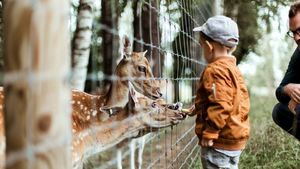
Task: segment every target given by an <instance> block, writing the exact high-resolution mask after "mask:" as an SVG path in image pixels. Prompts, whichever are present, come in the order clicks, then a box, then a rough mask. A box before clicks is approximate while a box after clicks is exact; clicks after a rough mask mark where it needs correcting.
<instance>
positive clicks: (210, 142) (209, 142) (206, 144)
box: [201, 138, 214, 147]
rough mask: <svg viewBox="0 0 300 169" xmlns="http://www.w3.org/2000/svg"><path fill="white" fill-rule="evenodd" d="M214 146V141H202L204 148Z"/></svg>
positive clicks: (203, 139)
mask: <svg viewBox="0 0 300 169" xmlns="http://www.w3.org/2000/svg"><path fill="white" fill-rule="evenodd" d="M213 145H214V141H213V140H209V139H205V138H202V140H201V146H203V147H211V146H213Z"/></svg>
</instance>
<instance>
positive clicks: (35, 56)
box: [4, 0, 71, 169]
mask: <svg viewBox="0 0 300 169" xmlns="http://www.w3.org/2000/svg"><path fill="white" fill-rule="evenodd" d="M68 7H69V1H67V0H63V1H58V0H47V1H45V0H36V1H32V0H10V1H6V2H5V10H4V21H5V25H4V30H5V32H4V36H5V38H4V39H5V41H4V44H5V52H4V62H5V64H4V65H5V67H4V70H5V78H4V90H5V110H4V111H5V132H6V145H7V147H6V168H7V169H68V168H71V118H70V117H71V115H70V95H71V94H70V91H69V88H68V85H67V83H66V81H67V80H66V79H67V78H66V77H67V74H68V73H69V71H70V57H69V56H70V44H69V31H68V19H69V9H68Z"/></svg>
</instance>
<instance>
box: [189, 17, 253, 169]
mask: <svg viewBox="0 0 300 169" xmlns="http://www.w3.org/2000/svg"><path fill="white" fill-rule="evenodd" d="M194 31H198V32H200V44H201V46H202V49H203V54H204V57H205V60H206V61H207V63H208V64H207V66H206V68H205V70H204V71H203V73H202V76H201V79H200V82H199V85H198V89H197V93H196V99H195V105H194V107H193V108H191V109H193V110H192V113H191V114H189V115H190V116H192V115H197V118H196V127H195V132H196V134H197V136H198V138H199V144H200V145H201V161H202V166H203V168H205V169H208V168H209V169H210V168H238V161H239V157H240V154H241V153H242V150H243V149H244V148H245V145H246V142H247V140H248V138H249V132H250V124H249V118H248V112H249V107H250V103H249V95H248V91H247V88H246V85H245V83H244V80H243V77H242V75H241V73H240V71H239V69H238V67H237V66H236V59H235V57H234V56H232V55H231V53H232V52H233V51H234V50H235V48H236V45H237V44H238V41H239V35H238V27H237V24H236V23H235V22H234V21H233V20H232V19H230V18H228V17H225V16H215V17H211V18H209V19H208V20H207V22H206V23H205V24H204V25H202V26H201V27H197V28H194Z"/></svg>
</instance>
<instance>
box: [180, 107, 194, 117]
mask: <svg viewBox="0 0 300 169" xmlns="http://www.w3.org/2000/svg"><path fill="white" fill-rule="evenodd" d="M194 109H195V105H193V106H191V107H190V108H187V109H181V111H182V112H183V113H185V114H186V115H188V116H194V115H195V113H194Z"/></svg>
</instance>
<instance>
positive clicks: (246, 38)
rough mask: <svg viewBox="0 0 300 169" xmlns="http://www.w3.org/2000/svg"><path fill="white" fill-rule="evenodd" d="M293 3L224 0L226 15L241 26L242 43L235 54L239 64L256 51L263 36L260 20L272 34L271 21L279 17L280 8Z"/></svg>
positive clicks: (284, 0) (287, 0) (285, 0)
mask: <svg viewBox="0 0 300 169" xmlns="http://www.w3.org/2000/svg"><path fill="white" fill-rule="evenodd" d="M291 2H293V0H277V1H274V0H272V1H266V0H265V1H261V0H253V1H247V0H224V15H226V16H229V17H231V18H234V19H235V20H236V21H237V24H238V25H239V30H240V43H239V45H238V48H237V50H236V51H235V53H234V55H235V56H236V57H237V62H238V63H239V62H240V61H241V60H243V59H244V57H246V55H247V54H248V53H249V52H251V51H255V46H256V44H257V42H258V39H260V38H261V36H263V35H262V34H261V33H260V30H259V25H258V18H260V19H262V21H263V22H265V23H266V25H267V27H268V31H267V32H270V29H271V25H270V19H271V18H274V17H276V16H277V15H278V12H279V11H278V10H279V8H278V7H279V6H280V5H283V6H288V5H289V4H290V3H291Z"/></svg>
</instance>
